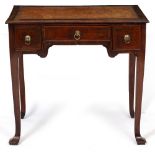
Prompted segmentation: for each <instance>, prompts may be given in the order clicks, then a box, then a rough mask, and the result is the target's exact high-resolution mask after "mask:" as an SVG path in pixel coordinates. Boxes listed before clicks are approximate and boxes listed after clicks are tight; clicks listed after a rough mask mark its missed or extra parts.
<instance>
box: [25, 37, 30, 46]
mask: <svg viewBox="0 0 155 155" xmlns="http://www.w3.org/2000/svg"><path fill="white" fill-rule="evenodd" d="M30 44H31V36H30V35H26V36H25V45H30Z"/></svg>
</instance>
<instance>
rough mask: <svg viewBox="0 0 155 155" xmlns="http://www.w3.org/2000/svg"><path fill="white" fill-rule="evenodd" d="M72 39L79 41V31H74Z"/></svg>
mask: <svg viewBox="0 0 155 155" xmlns="http://www.w3.org/2000/svg"><path fill="white" fill-rule="evenodd" d="M74 39H75V40H80V31H79V30H76V31H75V34H74Z"/></svg>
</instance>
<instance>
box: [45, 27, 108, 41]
mask: <svg viewBox="0 0 155 155" xmlns="http://www.w3.org/2000/svg"><path fill="white" fill-rule="evenodd" d="M110 34H111V28H110V27H109V26H44V27H43V38H44V40H45V41H53V42H61V41H63V42H73V43H76V42H96V43H97V42H98V43H99V42H103V41H108V40H110V36H111V35H110Z"/></svg>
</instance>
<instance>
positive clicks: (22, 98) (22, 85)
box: [19, 54, 26, 118]
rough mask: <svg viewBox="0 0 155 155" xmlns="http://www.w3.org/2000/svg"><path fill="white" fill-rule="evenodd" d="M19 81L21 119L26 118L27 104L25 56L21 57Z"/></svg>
mask: <svg viewBox="0 0 155 155" xmlns="http://www.w3.org/2000/svg"><path fill="white" fill-rule="evenodd" d="M19 81H20V103H21V118H24V116H25V113H26V102H25V82H24V67H23V54H21V55H20V56H19Z"/></svg>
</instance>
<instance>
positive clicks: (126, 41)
mask: <svg viewBox="0 0 155 155" xmlns="http://www.w3.org/2000/svg"><path fill="white" fill-rule="evenodd" d="M124 42H125V44H130V42H131V37H130V35H129V34H125V35H124Z"/></svg>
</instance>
